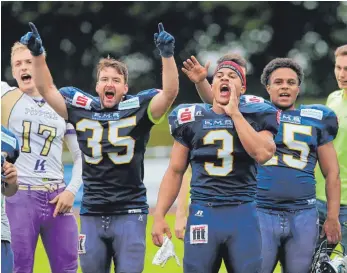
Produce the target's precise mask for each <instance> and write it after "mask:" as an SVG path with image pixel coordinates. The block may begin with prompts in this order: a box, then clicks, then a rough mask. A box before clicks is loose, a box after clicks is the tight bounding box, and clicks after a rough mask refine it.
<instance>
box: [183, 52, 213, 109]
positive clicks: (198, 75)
mask: <svg viewBox="0 0 347 273" xmlns="http://www.w3.org/2000/svg"><path fill="white" fill-rule="evenodd" d="M183 66H184V67H182V71H183V73H184V74H186V75H187V77H188V78H189V79H190V80H191V81H192V82H193V83H195V87H196V90H197V91H198V94H199V96H200V98H201V100H202V101H203V102H206V103H209V104H212V103H213V94H212V90H211V85H210V84H209V83H208V81H207V79H206V78H207V73H208V68H209V67H210V62H207V63H206V64H205V66H202V65H201V64H200V63H199V62H198V60H197V59H196V58H195V57H194V56H191V57H190V59H187V60H186V61H184V62H183Z"/></svg>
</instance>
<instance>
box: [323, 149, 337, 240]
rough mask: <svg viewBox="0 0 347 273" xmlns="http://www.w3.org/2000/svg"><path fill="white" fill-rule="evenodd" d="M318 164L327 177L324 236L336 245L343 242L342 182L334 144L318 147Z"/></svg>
mask: <svg viewBox="0 0 347 273" xmlns="http://www.w3.org/2000/svg"><path fill="white" fill-rule="evenodd" d="M318 162H319V166H320V168H321V171H322V174H323V176H324V177H325V183H326V185H325V193H326V197H327V207H328V208H327V210H328V213H327V218H326V220H325V223H324V226H323V229H322V235H324V233H325V234H326V236H327V239H328V242H329V243H333V244H336V243H337V242H338V241H340V240H341V226H340V222H339V212H340V201H341V180H340V176H339V164H338V160H337V155H336V151H335V148H334V145H333V143H332V142H328V143H326V144H324V145H321V146H319V147H318Z"/></svg>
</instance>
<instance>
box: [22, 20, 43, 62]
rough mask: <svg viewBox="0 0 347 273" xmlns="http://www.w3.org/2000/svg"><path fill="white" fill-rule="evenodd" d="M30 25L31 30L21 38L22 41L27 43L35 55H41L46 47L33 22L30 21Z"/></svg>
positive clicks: (24, 43)
mask: <svg viewBox="0 0 347 273" xmlns="http://www.w3.org/2000/svg"><path fill="white" fill-rule="evenodd" d="M29 26H30V28H31V32H28V33H27V34H25V35H24V36H22V38H20V43H22V44H23V45H26V46H27V47H28V48H29V50H30V52H31V54H32V55H33V56H40V55H41V54H42V53H43V52H45V49H44V48H43V46H42V40H41V37H40V34H39V32H38V31H37V28H36V27H35V25H34V24H33V23H32V22H30V23H29Z"/></svg>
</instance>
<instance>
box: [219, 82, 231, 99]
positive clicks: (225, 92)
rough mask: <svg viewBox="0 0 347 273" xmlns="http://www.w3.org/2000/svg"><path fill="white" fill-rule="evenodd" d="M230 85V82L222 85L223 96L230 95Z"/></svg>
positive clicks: (221, 92)
mask: <svg viewBox="0 0 347 273" xmlns="http://www.w3.org/2000/svg"><path fill="white" fill-rule="evenodd" d="M230 91H231V89H230V86H229V85H228V84H225V83H224V84H222V85H221V86H220V94H221V97H230Z"/></svg>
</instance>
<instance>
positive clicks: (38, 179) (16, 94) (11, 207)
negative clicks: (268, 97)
mask: <svg viewBox="0 0 347 273" xmlns="http://www.w3.org/2000/svg"><path fill="white" fill-rule="evenodd" d="M11 66H12V74H13V77H14V78H15V79H16V81H17V83H18V86H19V88H11V87H9V86H8V85H7V84H6V83H2V84H1V93H2V94H1V106H2V111H1V114H2V115H1V123H2V125H4V126H5V127H7V128H8V129H10V130H11V131H12V132H13V133H14V134H15V135H16V137H17V138H18V140H19V145H20V151H21V153H20V156H19V158H18V159H17V161H16V164H15V165H16V167H17V171H18V183H19V190H18V192H17V194H16V195H14V196H12V197H10V198H7V200H6V212H7V215H8V218H9V222H10V227H11V233H12V248H13V252H14V271H15V272H23V273H24V272H25V273H26V272H27V273H29V272H33V264H34V255H35V249H36V244H37V240H38V236H39V235H41V239H42V242H43V244H44V247H45V249H46V252H47V256H48V258H49V262H50V266H51V272H53V273H61V272H76V271H77V267H78V250H77V247H78V228H77V223H76V219H75V217H74V215H73V213H72V209H71V208H72V205H73V202H74V198H75V195H76V193H77V191H78V190H79V188H80V186H81V183H82V177H81V176H82V157H81V151H80V149H79V145H78V142H77V138H76V134H75V130H74V128H73V126H72V125H71V124H67V123H66V122H65V120H64V119H63V118H61V117H60V116H59V115H58V114H57V113H56V112H54V110H53V109H52V108H51V107H50V106H49V105H48V104H47V103H46V102H45V101H44V100H43V99H42V97H41V96H40V94H39V92H38V91H37V89H36V87H35V85H34V80H33V76H34V75H33V74H32V55H31V54H30V51H29V50H28V48H27V47H26V46H24V45H22V44H20V43H18V42H17V43H15V44H14V45H13V47H12V52H11ZM64 141H65V143H66V145H67V147H68V148H69V150H70V152H71V154H72V158H73V162H74V166H73V170H72V179H71V182H70V184H69V185H68V186H66V184H65V182H64V180H63V178H64V175H63V164H62V152H63V142H64Z"/></svg>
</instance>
